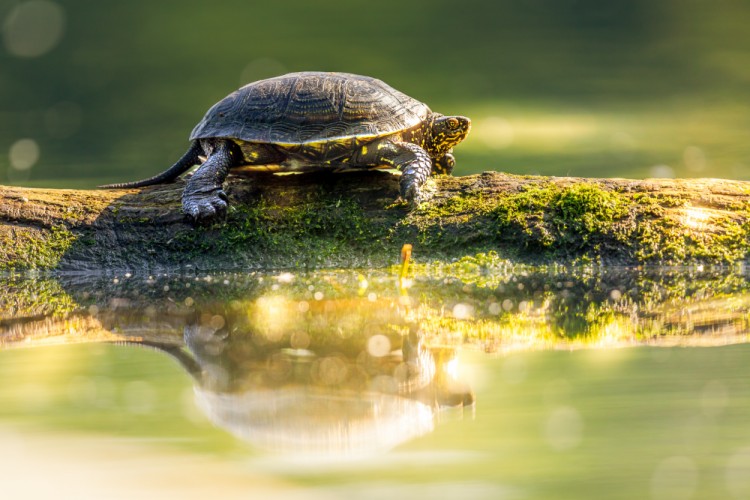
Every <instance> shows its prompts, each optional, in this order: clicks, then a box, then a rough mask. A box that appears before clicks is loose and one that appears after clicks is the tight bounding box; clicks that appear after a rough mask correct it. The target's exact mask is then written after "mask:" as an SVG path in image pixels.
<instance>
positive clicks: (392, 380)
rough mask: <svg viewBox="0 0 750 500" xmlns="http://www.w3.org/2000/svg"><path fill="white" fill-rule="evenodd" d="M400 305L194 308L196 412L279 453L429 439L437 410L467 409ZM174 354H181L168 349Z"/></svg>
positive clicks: (276, 299)
mask: <svg viewBox="0 0 750 500" xmlns="http://www.w3.org/2000/svg"><path fill="white" fill-rule="evenodd" d="M403 318H404V311H403V309H402V306H400V304H399V303H398V301H395V302H394V301H389V300H381V301H376V302H373V301H370V300H369V299H342V300H327V301H326V300H320V301H314V302H307V301H305V300H302V301H297V300H288V299H286V298H284V297H282V296H280V295H273V296H263V297H260V298H259V299H257V300H255V301H252V302H243V301H238V300H233V301H230V302H228V303H226V304H222V305H220V306H218V307H215V308H210V307H205V308H204V307H201V308H195V309H194V310H193V312H192V314H191V318H190V320H189V321H188V322H187V324H186V326H185V329H184V338H185V343H186V345H187V347H188V349H189V351H190V352H191V353H192V355H193V357H192V358H189V359H186V358H185V357H184V356H182V355H181V354H179V355H178V356H177V357H178V359H180V360H181V361H182V363H183V365H184V366H185V367H186V368H187V369H188V370H189V371H190V372H191V373H192V375H193V376H194V378H195V380H196V386H195V394H196V400H197V403H198V405H199V407H200V408H201V409H202V410H203V411H204V412H205V413H206V415H208V416H209V418H210V419H211V420H212V421H213V422H214V423H215V424H217V425H218V426H220V427H223V428H226V429H227V430H229V431H231V432H232V433H233V434H235V435H237V436H238V437H241V438H243V439H247V440H249V441H251V442H252V443H253V444H256V445H259V446H261V447H263V448H267V449H272V450H275V451H288V452H295V453H300V452H309V453H316V454H317V453H327V454H336V455H340V454H347V455H348V454H357V453H363V452H369V451H374V450H385V449H389V448H392V447H393V446H395V445H397V444H398V443H400V442H403V441H405V440H408V439H410V438H413V437H416V436H419V435H422V434H424V433H426V432H429V431H431V430H432V428H433V412H434V411H435V410H437V409H439V408H440V407H441V406H446V405H450V406H455V405H460V406H463V405H471V404H472V403H473V397H472V394H471V391H470V390H469V389H468V388H467V387H466V386H464V385H462V384H460V383H459V382H458V381H456V380H455V379H454V378H453V377H452V374H449V373H448V371H447V368H448V366H449V365H450V363H451V362H454V360H455V350H437V349H435V350H431V349H427V348H426V347H424V346H423V343H422V342H421V339H420V338H419V335H418V333H417V332H416V331H415V330H413V329H411V330H410V329H409V325H408V324H406V323H405V321H404V319H403ZM173 352H174V351H173Z"/></svg>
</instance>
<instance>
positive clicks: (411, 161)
mask: <svg viewBox="0 0 750 500" xmlns="http://www.w3.org/2000/svg"><path fill="white" fill-rule="evenodd" d="M352 161H353V164H354V165H361V166H368V167H377V166H380V165H389V166H391V167H394V168H397V169H398V170H400V171H401V181H400V191H401V197H402V198H403V199H405V200H406V201H407V202H408V203H409V206H410V207H411V208H416V207H417V205H419V202H420V201H422V185H423V184H424V183H425V181H426V180H427V177H429V175H430V172H431V171H432V159H431V158H430V155H428V154H427V151H425V150H424V149H422V148H421V147H419V146H418V145H416V144H413V143H410V142H396V141H391V140H384V141H379V142H376V143H370V144H366V145H365V146H363V147H362V148H360V149H359V150H358V151H357V152H356V153H355V154H354V157H353V158H352Z"/></svg>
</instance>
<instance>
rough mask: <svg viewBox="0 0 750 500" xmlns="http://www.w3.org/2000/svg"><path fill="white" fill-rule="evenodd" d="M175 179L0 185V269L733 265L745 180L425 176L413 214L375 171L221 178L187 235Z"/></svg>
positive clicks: (747, 244) (748, 236)
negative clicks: (104, 186) (220, 195)
mask: <svg viewBox="0 0 750 500" xmlns="http://www.w3.org/2000/svg"><path fill="white" fill-rule="evenodd" d="M183 187H184V182H183V181H178V182H176V183H173V184H165V185H159V186H151V187H148V188H143V189H140V190H134V189H131V190H58V189H31V188H22V187H5V186H0V269H6V270H29V269H38V270H50V271H85V272H89V271H101V270H108V271H113V272H117V271H121V270H134V271H146V272H160V271H167V270H174V269H185V268H188V269H244V270H247V269H268V268H300V267H315V268H320V267H362V266H383V265H388V264H392V263H395V262H396V261H397V260H398V256H399V251H400V249H401V246H402V245H403V244H405V243H410V244H412V245H413V246H414V252H413V255H414V257H415V259H416V260H417V261H423V262H428V261H434V260H453V259H457V258H461V257H463V256H469V255H475V254H478V253H486V252H490V251H492V252H496V253H497V254H498V255H499V256H500V257H503V258H507V259H509V260H511V261H513V262H520V263H531V264H548V263H561V264H570V263H582V262H583V263H601V264H616V265H642V264H669V265H675V264H711V265H713V264H720V265H727V264H736V263H738V262H743V261H745V260H746V259H747V257H748V252H749V251H750V182H743V181H731V180H719V179H649V180H627V179H581V178H569V177H537V176H515V175H508V174H503V173H498V172H485V173H483V174H478V175H471V176H465V177H445V176H440V177H435V178H433V179H430V181H429V182H428V185H427V186H426V188H425V191H426V193H427V200H426V201H425V202H424V203H423V204H421V205H420V207H419V208H418V209H416V210H413V211H409V210H408V208H407V207H406V205H405V204H403V203H399V202H396V201H395V198H396V196H397V193H398V177H396V176H395V175H392V174H390V173H386V172H362V173H351V174H302V175H283V176H281V175H257V176H254V177H252V178H250V179H248V178H243V177H230V179H229V180H228V181H227V184H226V191H227V193H228V195H229V197H230V202H231V209H230V212H229V214H228V216H227V218H226V219H225V220H222V221H220V222H217V223H214V224H212V225H210V226H201V227H194V226H193V225H192V224H190V223H189V222H188V221H186V220H185V218H184V217H183V215H182V213H181V208H180V196H181V192H182V189H183Z"/></svg>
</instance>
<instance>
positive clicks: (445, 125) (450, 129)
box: [426, 115, 471, 158]
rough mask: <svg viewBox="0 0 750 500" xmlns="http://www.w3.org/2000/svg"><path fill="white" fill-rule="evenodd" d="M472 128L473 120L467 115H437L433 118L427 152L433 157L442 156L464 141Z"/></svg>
mask: <svg viewBox="0 0 750 500" xmlns="http://www.w3.org/2000/svg"><path fill="white" fill-rule="evenodd" d="M470 129H471V120H469V119H468V118H466V117H465V116H443V115H436V116H435V118H434V119H433V120H432V125H431V127H430V133H429V139H428V141H427V144H426V149H427V152H428V153H429V154H430V156H432V157H433V158H441V157H443V156H445V154H446V153H448V152H449V151H450V150H451V148H453V146H455V145H456V144H458V143H459V142H461V141H463V140H464V139H465V138H466V136H467V134H468V133H469V130H470Z"/></svg>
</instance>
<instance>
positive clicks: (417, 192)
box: [401, 182, 422, 210]
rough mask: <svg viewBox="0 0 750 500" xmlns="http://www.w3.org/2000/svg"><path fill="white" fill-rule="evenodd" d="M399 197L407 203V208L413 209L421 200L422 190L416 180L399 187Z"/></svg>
mask: <svg viewBox="0 0 750 500" xmlns="http://www.w3.org/2000/svg"><path fill="white" fill-rule="evenodd" d="M401 199H403V200H404V201H406V203H407V204H408V205H409V210H415V209H416V208H417V207H419V204H420V203H421V202H422V190H421V189H419V186H417V183H416V182H412V183H409V184H407V185H405V186H402V187H401Z"/></svg>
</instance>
